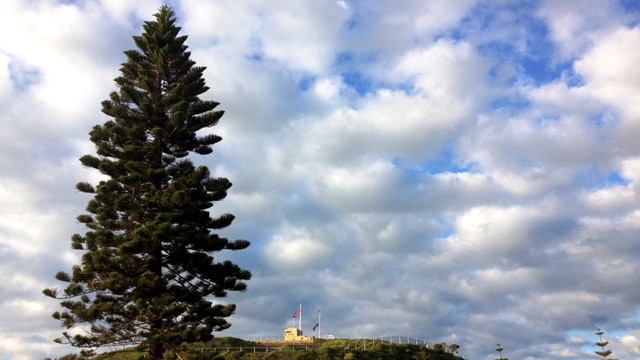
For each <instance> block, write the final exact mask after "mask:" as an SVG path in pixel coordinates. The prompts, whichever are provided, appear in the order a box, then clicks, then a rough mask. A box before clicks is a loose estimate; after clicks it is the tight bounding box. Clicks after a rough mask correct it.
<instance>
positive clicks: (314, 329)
mask: <svg viewBox="0 0 640 360" xmlns="http://www.w3.org/2000/svg"><path fill="white" fill-rule="evenodd" d="M318 326H319V324H318V323H316V325H315V326H314V327H313V331H316V329H317V328H318Z"/></svg>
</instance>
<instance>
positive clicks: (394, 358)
mask: <svg viewBox="0 0 640 360" xmlns="http://www.w3.org/2000/svg"><path fill="white" fill-rule="evenodd" d="M278 345H279V346H277V345H276V344H274V343H270V344H268V345H267V344H262V343H258V342H251V341H245V340H242V339H238V338H232V337H220V338H215V339H213V340H211V341H209V342H206V343H193V344H185V345H183V346H182V347H181V348H180V349H179V350H178V352H177V354H169V353H167V354H165V359H182V360H195V359H198V360H214V359H215V360H262V359H264V360H353V359H358V360H387V359H388V360H458V359H462V358H461V357H459V356H455V355H453V354H450V353H447V352H445V351H443V350H434V349H428V348H426V347H425V346H423V345H414V344H394V343H390V342H388V341H384V340H372V339H335V340H324V339H318V340H316V343H315V344H313V343H310V344H292V343H284V342H282V343H280V344H278ZM142 356H144V353H143V352H141V351H138V350H136V349H128V350H121V351H113V352H109V353H104V354H100V355H98V356H96V357H94V358H93V359H94V360H138V359H140V358H142ZM74 359H77V357H76V356H75V355H67V356H64V357H62V358H59V359H58V360H74Z"/></svg>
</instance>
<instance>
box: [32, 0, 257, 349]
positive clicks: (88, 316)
mask: <svg viewBox="0 0 640 360" xmlns="http://www.w3.org/2000/svg"><path fill="white" fill-rule="evenodd" d="M143 28H144V32H143V34H142V35H141V36H134V37H133V39H134V42H135V45H136V47H137V50H129V51H126V52H125V54H126V56H127V61H126V62H125V63H124V64H122V68H121V69H120V72H121V74H120V76H118V77H117V78H116V79H115V82H116V86H117V89H118V91H117V92H112V93H111V95H110V98H109V100H106V101H104V102H102V112H103V113H104V114H106V115H107V116H109V117H110V118H112V119H111V120H109V121H107V122H105V123H104V124H103V125H96V126H94V127H93V129H92V130H91V132H90V139H91V141H92V142H93V143H94V144H95V146H96V154H97V156H94V155H85V156H83V157H81V158H80V161H81V163H82V164H83V165H84V166H87V167H90V168H94V169H97V170H99V171H100V172H101V173H102V174H103V175H106V178H105V180H104V181H101V182H100V183H99V184H98V185H97V186H96V187H95V188H94V186H93V185H91V184H89V183H86V182H81V183H79V184H77V186H76V187H77V189H78V190H79V191H81V192H83V193H89V194H92V195H93V198H92V199H91V200H90V201H89V203H88V205H87V207H86V210H87V212H88V213H87V214H83V215H80V216H78V217H77V219H78V221H80V222H81V223H83V224H85V225H86V227H87V228H88V230H87V232H86V233H85V235H84V236H82V235H79V234H76V235H73V237H72V239H71V240H72V241H71V244H72V248H73V249H77V250H81V251H83V252H84V254H83V256H82V260H81V262H80V264H79V265H76V266H74V267H73V268H72V271H71V273H65V272H59V273H57V274H56V278H57V279H58V280H60V281H63V282H66V283H67V285H66V287H65V288H64V290H63V291H58V290H57V289H55V288H51V289H45V290H44V294H45V295H47V296H50V297H53V298H57V299H61V300H62V301H61V302H60V305H61V307H62V308H63V310H62V311H56V312H55V313H54V314H53V317H54V318H55V319H58V320H60V321H61V322H62V324H63V325H64V326H65V327H66V328H67V330H66V331H64V332H63V333H62V335H63V336H62V337H61V338H59V339H56V341H57V342H64V343H70V344H71V345H73V346H77V347H83V348H95V347H99V346H104V345H132V344H139V345H140V346H141V347H143V348H144V349H146V350H147V351H148V354H149V358H151V359H162V357H163V353H164V351H165V350H167V349H170V348H172V347H173V346H175V345H176V344H179V343H183V342H192V341H202V340H207V339H209V338H211V337H212V332H213V331H220V330H223V329H226V328H228V327H229V326H230V324H229V323H228V322H227V321H226V319H225V318H227V317H228V316H230V315H231V314H232V313H233V312H234V311H235V305H234V304H226V305H224V304H220V303H214V302H213V298H216V297H224V296H226V294H227V292H228V291H244V290H245V289H246V284H245V283H244V282H243V281H245V280H249V279H250V278H251V273H250V272H249V271H247V270H243V269H241V268H240V267H239V266H238V265H236V264H234V263H232V262H231V261H229V260H224V261H219V260H214V258H213V256H212V255H211V254H212V253H213V252H219V251H222V250H241V249H245V248H246V247H248V246H249V242H248V241H246V240H235V241H229V240H228V239H226V238H223V237H220V236H218V235H216V234H215V233H213V231H215V230H218V229H222V228H225V227H227V226H228V225H230V224H231V222H232V221H233V219H234V217H233V215H231V214H224V215H221V216H219V217H216V218H212V217H211V216H210V214H209V209H210V208H211V207H212V206H213V204H214V202H216V201H220V200H222V199H224V198H225V197H226V194H227V190H228V189H229V187H231V183H230V182H229V181H228V180H227V179H225V178H214V177H211V175H210V173H209V170H208V169H207V167H205V166H198V167H196V166H195V165H194V164H193V163H192V161H191V160H190V159H189V158H188V155H189V154H191V153H197V154H201V155H205V154H209V153H211V152H212V145H214V144H215V143H217V142H218V141H220V140H221V138H220V137H219V136H216V135H211V134H202V132H200V131H201V130H204V129H206V128H209V127H212V126H214V125H215V124H216V123H217V122H218V120H219V119H220V118H221V116H222V115H223V112H222V111H216V110H214V108H216V107H217V106H218V103H217V102H213V101H204V100H201V99H200V98H199V95H201V94H203V93H205V92H206V91H207V90H208V87H207V86H206V85H205V82H204V79H203V71H204V68H203V67H197V66H195V62H194V61H192V60H190V53H189V52H188V51H187V46H186V45H185V40H186V39H187V37H186V36H179V32H180V28H179V27H177V26H176V24H175V15H174V13H173V11H172V10H171V9H170V8H169V7H167V6H163V7H161V8H160V10H159V11H158V13H157V14H155V20H153V21H147V22H145V23H144V26H143ZM199 132H200V133H199ZM79 329H82V330H79Z"/></svg>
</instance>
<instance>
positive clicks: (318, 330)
mask: <svg viewBox="0 0 640 360" xmlns="http://www.w3.org/2000/svg"><path fill="white" fill-rule="evenodd" d="M320 328H321V327H320V310H318V339H319V338H320Z"/></svg>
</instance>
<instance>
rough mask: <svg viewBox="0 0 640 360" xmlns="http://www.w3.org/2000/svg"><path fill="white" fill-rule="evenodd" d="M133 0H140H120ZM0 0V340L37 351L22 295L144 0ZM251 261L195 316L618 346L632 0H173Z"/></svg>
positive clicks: (31, 354)
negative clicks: (240, 279) (217, 307)
mask: <svg viewBox="0 0 640 360" xmlns="http://www.w3.org/2000/svg"><path fill="white" fill-rule="evenodd" d="M141 4H142V3H141ZM141 4H129V3H128V2H124V1H119V0H87V1H56V0H43V1H26V0H24V1H22V0H10V1H4V2H2V4H0V30H1V31H2V33H3V34H5V36H3V37H2V38H0V109H2V111H0V124H1V126H2V129H3V131H2V132H0V274H2V278H3V281H2V284H1V285H0V287H1V289H2V290H1V291H0V359H3V360H4V359H12V360H22V359H34V358H44V357H45V356H50V357H52V356H61V355H63V354H67V353H70V352H74V351H75V350H74V349H71V348H67V347H64V346H60V345H56V344H53V343H52V341H51V339H52V338H54V337H57V336H58V334H59V333H60V331H61V329H60V328H59V325H58V323H57V322H56V321H55V320H53V319H51V318H50V314H51V313H52V312H53V311H55V310H57V309H58V305H57V304H56V303H55V302H54V301H52V300H50V299H47V298H45V297H44V296H42V295H41V290H42V289H43V288H46V287H51V286H58V285H59V284H57V283H56V281H55V279H54V278H53V275H54V274H55V272H57V271H58V270H67V269H69V268H70V267H71V266H72V265H73V264H75V263H76V262H77V261H78V258H79V255H80V254H78V253H77V252H74V251H71V250H70V246H69V244H70V240H69V238H70V236H71V235H72V234H73V233H76V232H81V231H83V230H84V229H83V228H82V227H81V226H80V225H79V224H77V223H76V221H75V216H76V215H78V214H80V213H82V212H83V209H84V207H85V205H86V202H87V201H88V200H89V199H88V198H87V197H86V196H84V195H82V194H80V193H77V192H76V191H75V188H74V185H75V183H76V182H79V181H93V182H95V181H97V180H98V179H99V174H95V173H93V172H91V171H89V170H87V169H84V168H82V167H81V165H80V163H79V161H78V160H77V159H78V158H79V157H80V156H81V155H83V154H86V153H91V152H93V145H92V144H91V143H90V142H89V140H88V135H87V134H88V131H89V130H90V128H91V127H92V126H93V125H95V124H97V123H101V122H104V121H105V120H106V118H105V116H104V115H102V114H101V113H100V102H101V101H102V100H103V99H105V98H106V97H107V96H108V94H109V92H110V91H112V90H114V89H115V86H114V84H113V81H112V79H113V78H114V77H115V76H117V71H118V69H119V64H120V63H121V62H123V61H124V60H125V58H124V55H123V53H122V52H123V51H124V50H127V49H130V48H132V47H133V46H134V44H133V41H132V40H131V36H132V35H138V34H139V33H140V32H141V31H142V30H141V23H142V21H144V20H148V19H150V18H151V16H152V14H153V13H155V11H156V10H157V9H158V8H159V6H160V5H161V2H160V1H148V2H144V4H143V5H141ZM170 4H171V5H172V6H173V7H174V9H175V11H176V13H177V16H178V22H179V23H180V24H181V26H182V28H183V33H184V34H186V35H189V40H188V41H187V44H188V45H189V46H190V51H191V52H192V58H193V59H194V60H195V61H196V62H197V63H198V65H202V66H206V67H207V70H206V72H205V76H206V80H207V84H208V85H209V86H210V87H211V90H210V91H209V92H208V93H207V94H206V97H208V98H210V99H214V100H216V101H219V102H221V108H223V109H224V110H225V111H226V114H225V116H224V117H223V118H222V120H221V122H220V124H219V125H218V126H217V127H216V128H215V129H213V131H214V132H216V133H217V134H219V135H221V136H223V138H224V140H223V141H222V142H221V143H220V144H218V145H216V147H215V148H214V154H213V155H211V156H208V157H204V158H202V157H200V158H196V160H197V161H198V162H201V163H203V164H206V165H207V166H209V167H210V169H211V171H212V173H213V174H214V175H216V176H225V177H227V178H229V179H230V180H231V181H232V182H233V183H234V186H233V187H232V188H231V191H230V193H229V196H228V197H227V199H225V200H224V201H223V202H221V203H219V204H216V205H215V206H214V208H212V210H211V211H212V212H213V213H214V214H220V213H222V212H231V213H233V214H234V215H236V221H235V222H234V224H233V225H232V226H231V227H229V228H228V229H225V230H224V231H223V232H222V234H223V235H225V236H228V237H230V238H246V239H248V240H250V241H251V242H252V244H253V245H252V246H251V247H250V248H249V249H248V250H245V251H243V252H240V253H237V254H221V255H222V256H228V257H230V258H231V259H233V260H234V261H236V262H238V263H239V264H240V265H241V266H243V267H245V268H247V269H249V270H251V271H252V272H253V274H254V277H253V279H252V280H251V281H250V282H249V289H248V291H247V292H246V293H243V294H231V295H230V297H229V298H228V299H221V301H228V302H235V303H237V305H238V309H237V311H236V314H235V315H234V316H232V317H231V319H230V322H231V323H232V324H233V326H232V327H231V328H230V329H229V330H228V331H226V332H225V333H222V334H221V335H230V336H238V337H260V336H280V335H281V333H282V331H283V329H284V327H286V326H288V325H290V323H291V315H292V313H293V311H294V310H296V309H297V308H298V306H299V304H302V306H303V318H304V323H303V330H304V331H305V334H313V331H312V327H313V325H314V324H315V317H316V316H317V315H318V312H321V314H322V326H321V329H322V334H323V335H325V334H333V335H335V336H338V337H351V338H353V337H379V336H385V335H386V336H388V335H405V336H410V337H415V338H420V339H425V340H427V341H433V342H441V341H444V342H447V343H457V344H460V345H461V348H460V353H461V354H462V355H463V356H464V357H465V358H472V359H493V358H495V351H494V349H495V344H496V343H501V344H502V346H503V347H504V349H505V350H504V352H503V354H504V355H505V356H507V357H510V358H520V359H548V358H562V359H569V360H577V359H584V358H585V357H590V356H592V355H593V353H592V352H593V351H594V350H595V348H594V346H593V342H594V341H595V335H594V334H593V333H594V331H595V329H596V327H601V328H602V329H603V330H605V332H606V333H605V337H606V338H607V340H609V341H610V344H611V348H612V349H613V350H614V355H615V356H616V357H618V358H625V359H640V348H639V347H638V346H637V345H638V339H640V326H639V324H638V320H639V315H640V314H639V312H638V311H639V309H640V308H639V307H638V299H640V290H638V286H637V283H638V282H639V280H640V265H639V264H638V261H637V259H638V257H639V256H640V241H639V239H638V235H637V234H638V233H639V232H638V230H640V208H639V207H638V204H639V202H638V200H639V197H640V142H639V141H638V140H637V139H638V138H640V123H639V119H640V105H639V104H640V70H638V66H637V64H638V63H639V62H640V50H637V49H640V27H639V25H638V24H640V8H638V7H637V5H635V4H633V3H632V2H628V1H621V2H601V1H585V2H576V3H572V2H563V3H562V4H561V3H559V2H556V1H536V2H533V1H532V2H509V1H471V0H469V1H456V2H455V3H452V2H450V1H429V2H424V1H411V0H407V1H402V2H382V3H377V2H362V1H347V0H344V1H320V0H318V1H315V0H314V1H304V2H294V3H291V2H290V1H289V2H287V1H269V2H263V1H257V0H251V1H243V2H238V1H216V2H205V1H199V0H182V1H178V0H176V1H173V2H170Z"/></svg>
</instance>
